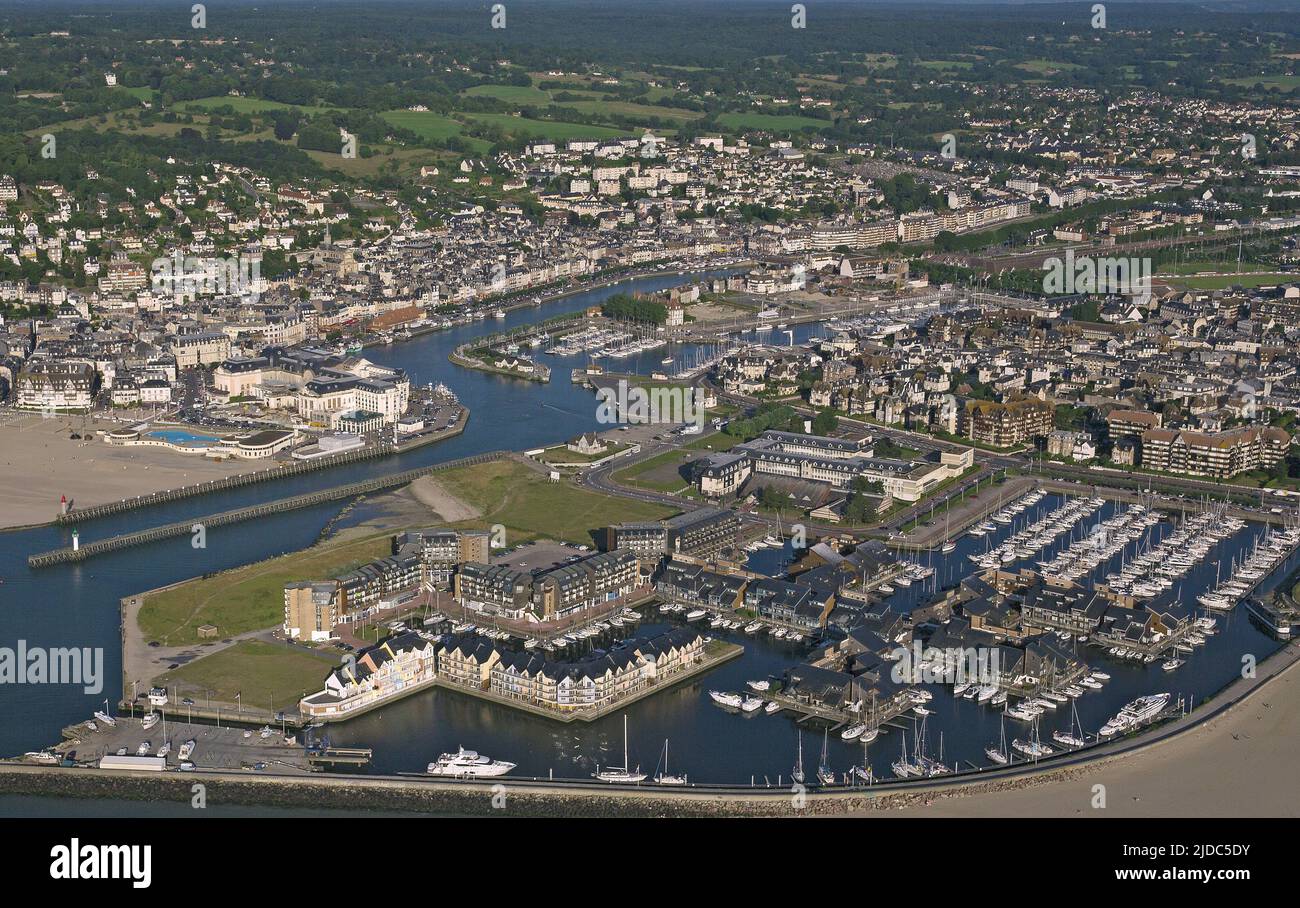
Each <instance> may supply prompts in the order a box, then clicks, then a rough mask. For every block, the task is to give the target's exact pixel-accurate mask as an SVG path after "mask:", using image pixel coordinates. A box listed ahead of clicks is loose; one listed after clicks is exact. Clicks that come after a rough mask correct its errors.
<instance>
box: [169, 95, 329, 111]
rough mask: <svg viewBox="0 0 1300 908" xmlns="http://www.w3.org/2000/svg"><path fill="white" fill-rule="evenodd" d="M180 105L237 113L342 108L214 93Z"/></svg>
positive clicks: (187, 107)
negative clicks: (225, 108) (222, 109)
mask: <svg viewBox="0 0 1300 908" xmlns="http://www.w3.org/2000/svg"><path fill="white" fill-rule="evenodd" d="M179 106H180V107H182V108H185V109H189V110H200V111H202V110H213V109H214V108H217V107H230V108H231V109H233V110H234V111H235V112H236V113H265V112H266V111H268V110H301V111H302V112H303V113H309V114H318V113H324V112H325V111H327V110H340V109H341V108H337V107H315V106H311V105H305V104H283V103H281V102H279V101H267V100H265V99H264V98H240V97H236V96H234V95H214V96H212V97H210V98H197V99H195V100H193V101H184V102H182V103H181V104H180V105H179Z"/></svg>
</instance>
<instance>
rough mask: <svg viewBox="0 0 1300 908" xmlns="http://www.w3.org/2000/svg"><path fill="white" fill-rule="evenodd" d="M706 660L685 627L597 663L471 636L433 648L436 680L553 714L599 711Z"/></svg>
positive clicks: (635, 641) (628, 645) (698, 639)
mask: <svg viewBox="0 0 1300 908" xmlns="http://www.w3.org/2000/svg"><path fill="white" fill-rule="evenodd" d="M704 658H705V641H704V638H703V637H702V636H701V635H700V634H699V633H698V632H697V631H695V630H693V629H691V628H687V627H681V628H675V629H673V630H670V631H666V632H664V633H662V634H657V635H655V636H652V637H644V638H632V639H630V640H627V641H625V645H623V646H621V647H619V648H617V649H615V650H611V651H610V652H609V653H606V654H603V655H601V656H598V657H587V658H584V659H582V660H581V661H577V662H553V661H551V660H549V659H547V658H546V657H545V656H543V655H541V654H538V653H530V652H515V651H513V650H502V649H499V648H498V647H497V646H496V645H495V644H494V643H493V642H492V641H491V640H489V639H488V638H486V637H481V636H478V635H476V634H465V635H458V636H447V637H445V638H443V640H442V641H441V642H440V644H439V646H438V672H439V677H440V679H441V680H443V681H445V682H447V683H449V684H455V685H459V686H461V687H470V688H474V689H478V690H485V691H488V692H490V693H493V694H496V695H497V696H500V697H504V698H507V699H510V700H515V701H518V702H520V703H524V704H528V705H530V706H536V707H541V708H544V709H551V710H555V711H557V712H574V711H589V710H599V709H603V708H607V707H609V706H612V705H613V704H615V703H617V702H619V701H620V700H623V699H626V698H627V697H630V696H633V695H635V694H638V693H640V692H641V691H643V690H645V689H646V688H648V687H650V686H652V685H654V684H656V683H658V682H660V681H662V680H665V679H669V678H672V677H674V676H676V675H678V674H680V673H682V672H684V671H687V670H689V669H691V668H693V667H695V666H696V665H699V664H700V663H701V662H702V661H703V660H704Z"/></svg>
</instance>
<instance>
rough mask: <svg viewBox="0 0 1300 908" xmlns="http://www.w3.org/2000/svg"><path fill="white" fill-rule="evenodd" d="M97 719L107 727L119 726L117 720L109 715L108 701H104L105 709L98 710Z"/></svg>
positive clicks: (96, 712) (96, 711)
mask: <svg viewBox="0 0 1300 908" xmlns="http://www.w3.org/2000/svg"><path fill="white" fill-rule="evenodd" d="M95 718H96V719H98V720H99V721H100V722H103V723H104V724H105V725H108V726H114V725H117V720H116V719H114V718H113V717H112V716H111V715H109V713H108V701H107V700H105V701H104V708H103V709H97V710H95Z"/></svg>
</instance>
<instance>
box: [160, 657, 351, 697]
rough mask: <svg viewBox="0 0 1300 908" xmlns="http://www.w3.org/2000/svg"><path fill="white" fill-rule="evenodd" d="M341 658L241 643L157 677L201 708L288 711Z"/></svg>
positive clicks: (319, 684) (316, 686)
mask: <svg viewBox="0 0 1300 908" xmlns="http://www.w3.org/2000/svg"><path fill="white" fill-rule="evenodd" d="M338 664H339V663H338V660H337V659H336V658H334V657H333V656H332V655H328V654H326V653H314V652H310V651H308V650H305V649H302V648H301V647H296V646H283V645H280V644H275V643H266V642H264V641H262V640H241V641H240V642H239V643H236V644H235V645H234V646H230V647H227V648H226V649H223V650H221V651H220V652H216V653H213V654H212V655H210V656H204V657H203V658H202V659H195V660H194V661H193V662H190V663H189V664H187V665H182V666H181V667H180V668H178V669H175V670H173V671H170V672H167V673H166V674H164V675H161V676H160V677H158V678H157V679H155V683H156V684H158V685H159V686H160V687H167V688H177V689H178V692H179V693H180V694H181V695H182V696H188V697H191V698H193V700H194V702H195V704H196V705H198V706H203V705H205V703H206V702H207V697H208V691H211V692H212V693H211V697H212V699H213V701H220V702H221V703H234V702H235V697H236V696H239V702H240V705H241V706H244V707H247V708H249V709H265V710H268V711H269V712H275V711H276V710H281V709H284V710H288V709H289V708H290V707H292V706H293V705H294V704H296V703H297V702H298V700H300V699H301V698H302V696H303V694H304V693H308V694H310V693H314V692H315V691H318V690H320V689H321V687H323V686H324V681H325V676H326V675H327V674H328V673H329V671H330V669H332V668H337V667H338Z"/></svg>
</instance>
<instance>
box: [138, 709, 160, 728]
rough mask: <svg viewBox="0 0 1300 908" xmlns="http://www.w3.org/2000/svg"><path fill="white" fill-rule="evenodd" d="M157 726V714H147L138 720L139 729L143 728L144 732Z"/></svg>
mask: <svg viewBox="0 0 1300 908" xmlns="http://www.w3.org/2000/svg"><path fill="white" fill-rule="evenodd" d="M157 724H158V714H157V713H149V714H147V715H146V716H145V717H144V718H143V719H141V720H140V727H141V728H143V729H144V730H145V731H148V730H149V729H151V728H153V727H154V726H155V725H157Z"/></svg>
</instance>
